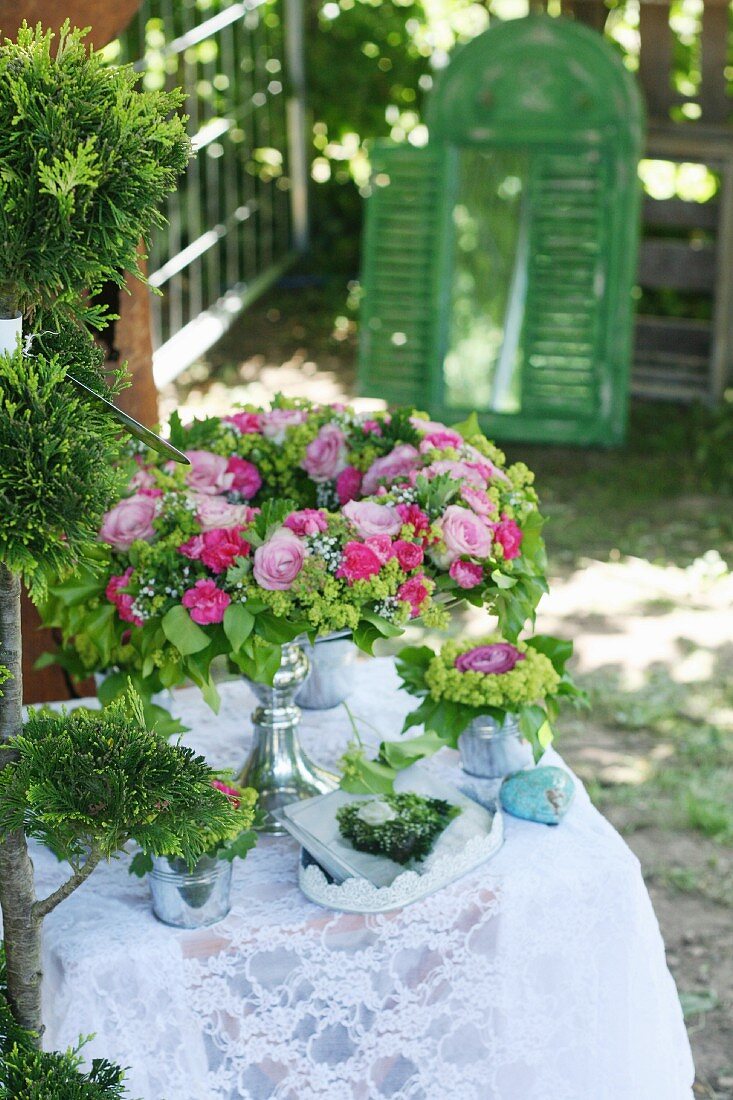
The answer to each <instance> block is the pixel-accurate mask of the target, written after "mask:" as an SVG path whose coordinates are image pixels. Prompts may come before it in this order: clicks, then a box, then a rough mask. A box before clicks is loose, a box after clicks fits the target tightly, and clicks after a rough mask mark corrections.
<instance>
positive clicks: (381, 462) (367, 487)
mask: <svg viewBox="0 0 733 1100" xmlns="http://www.w3.org/2000/svg"><path fill="white" fill-rule="evenodd" d="M419 458H420V456H419V454H418V451H417V449H416V448H415V447H413V446H412V444H411V443H400V444H399V446H397V447H395V448H394V450H393V451H390V453H389V454H388V455H384V456H383V457H382V458H377V459H376V460H375V461H374V462H372V464H371V466H370V467H369V469H368V470H367V472H366V473H365V474H364V481H363V483H362V487H361V488H362V492H363V493H364V496H371V494H372V493H375V492H376V491H377V487H378V485H379V482H380V480H384V481H386V482H387V483H388V484H390V485H391V484H392V482H393V481H396V479H397V478H398V477H407V475H408V474H409V472H410V470H413V469H414V468H415V466H417V465H419Z"/></svg>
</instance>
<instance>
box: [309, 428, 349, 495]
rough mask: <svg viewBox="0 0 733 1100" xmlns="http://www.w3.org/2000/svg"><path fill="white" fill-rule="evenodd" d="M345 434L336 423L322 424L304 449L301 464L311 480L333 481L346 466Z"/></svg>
mask: <svg viewBox="0 0 733 1100" xmlns="http://www.w3.org/2000/svg"><path fill="white" fill-rule="evenodd" d="M346 453H347V447H346V436H345V435H344V433H343V432H342V431H341V428H339V426H338V424H324V425H323V427H322V428H321V430H320V431H319V433H318V435H317V436H316V438H315V439H312V440H311V442H310V443H309V444H308V446H307V447H306V449H305V458H304V459H303V461H302V462H301V466H302V467H303V469H304V470H305V472H306V473H307V474H308V476H309V477H310V478H312V480H313V481H316V482H323V481H333V479H334V478H335V477H336V476H337V474H340V473H341V471H342V470H343V469H344V468H345V466H346Z"/></svg>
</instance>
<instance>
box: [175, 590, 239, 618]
mask: <svg viewBox="0 0 733 1100" xmlns="http://www.w3.org/2000/svg"><path fill="white" fill-rule="evenodd" d="M231 602H232V598H231V596H229V595H228V594H227V593H226V592H222V590H221V588H218V587H217V585H216V583H215V582H214V581H210V580H201V581H196V584H195V585H194V586H193V588H189V589H188V591H186V592H184V593H183V599H182V600H181V603H182V604H183V606H184V607H186V608H188V613H189V615H190V616H191V618H192V619H193V621H194V622H195V623H198V624H199V626H208V625H209V624H210V623H220V622H221V621H222V619H223V618H224V612H225V611H226V609H227V608H228V607H229V604H230V603H231Z"/></svg>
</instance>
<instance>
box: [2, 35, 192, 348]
mask: <svg viewBox="0 0 733 1100" xmlns="http://www.w3.org/2000/svg"><path fill="white" fill-rule="evenodd" d="M84 34H85V32H82V31H77V30H73V31H70V30H69V26H68V23H66V24H65V25H64V27H63V28H62V30H61V32H60V34H59V35H58V41H57V42H56V45H55V47H54V37H55V36H54V35H53V34H52V32H50V31H47V32H44V31H43V30H42V29H41V27H40V25H39V26H38V27H36V28H35V29H32V28H29V27H27V26H26V25H25V24H24V25H23V27H22V28H21V29H20V30H19V32H18V38H17V42H12V41H10V40H8V39H6V40H5V42H4V44H3V45H2V46H1V47H0V119H2V126H1V127H0V164H2V173H1V174H0V240H2V242H3V247H2V250H1V251H0V297H1V298H2V299H4V300H5V301H6V303H9V305H10V307H11V308H12V307H14V308H16V309H19V310H20V311H21V312H22V313H23V315H24V316H25V317H26V318H28V319H32V318H33V316H34V315H35V314H36V312H37V311H38V310H41V309H42V310H44V311H45V312H46V316H47V318H56V319H58V318H59V317H61V316H64V315H65V316H69V315H71V316H72V317H76V318H80V319H84V320H86V321H87V322H89V323H91V324H93V325H95V326H96V327H102V326H103V325H104V323H105V311H104V308H103V307H102V306H99V305H92V304H90V301H89V299H88V298H85V297H84V295H85V292H87V291H89V292H91V293H92V294H93V293H94V292H95V291H97V290H98V289H99V288H100V287H101V285H102V284H103V283H104V282H105V281H111V282H114V283H116V284H117V285H119V286H122V285H123V283H124V272H126V271H129V272H133V273H135V274H136V275H138V277H141V278H142V274H141V271H140V266H139V261H140V257H139V256H138V254H137V248H138V243H139V240H140V237H141V235H143V236H147V235H148V234H149V232H150V230H151V229H152V228H153V227H154V226H156V225H160V224H161V223H162V221H163V217H162V214H161V213H160V209H159V208H160V204H161V202H162V200H163V199H164V198H165V196H166V195H167V194H168V193H169V192H170V191H172V190H173V188H174V186H175V181H176V177H177V176H178V175H179V173H180V172H181V171H183V169H184V168H185V166H186V163H187V161H188V158H189V155H190V145H189V141H188V138H187V137H186V132H185V123H184V119H183V118H182V117H181V116H180V115H179V114H177V113H176V112H178V111H179V110H180V107H181V104H182V102H183V96H182V93H181V92H178V91H176V92H171V93H165V92H139V91H137V89H136V85H137V82H138V79H139V77H138V76H137V75H136V74H135V73H134V72H133V70H132V68H130V67H127V66H125V67H120V68H112V67H110V66H107V65H106V64H105V63H104V61H103V59H102V57H101V55H99V54H97V53H94V51H93V50H90V51H88V52H87V49H86V47H85V44H84Z"/></svg>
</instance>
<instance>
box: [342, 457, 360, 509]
mask: <svg viewBox="0 0 733 1100" xmlns="http://www.w3.org/2000/svg"><path fill="white" fill-rule="evenodd" d="M360 492H361V474H360V473H359V471H358V470H357V469H356V467H355V466H347V467H346V469H345V470H342V471H341V473H340V474H339V476H338V477H337V478H336V496H337V497H338V498H339V504H340V505H342V506H343V505H344V504H348V503H349V501H350V500H356V498H357V497H358V496H359V494H360Z"/></svg>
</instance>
